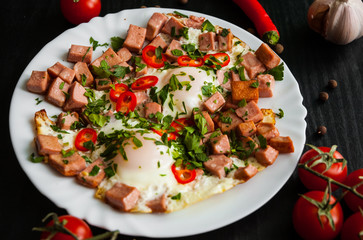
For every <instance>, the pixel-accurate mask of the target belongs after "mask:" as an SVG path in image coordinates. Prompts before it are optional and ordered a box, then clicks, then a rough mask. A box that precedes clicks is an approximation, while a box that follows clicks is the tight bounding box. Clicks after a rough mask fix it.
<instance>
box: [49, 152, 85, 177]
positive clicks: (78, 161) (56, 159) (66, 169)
mask: <svg viewBox="0 0 363 240" xmlns="http://www.w3.org/2000/svg"><path fill="white" fill-rule="evenodd" d="M48 163H49V165H50V166H51V167H52V168H54V169H55V170H57V171H58V172H59V173H61V174H62V175H64V176H67V177H70V176H76V175H77V174H78V173H80V172H81V171H82V170H83V169H85V168H86V160H84V158H83V157H81V156H80V155H79V154H78V153H76V152H75V153H73V154H72V155H71V156H69V157H64V156H63V154H62V153H58V154H51V155H49V158H48Z"/></svg>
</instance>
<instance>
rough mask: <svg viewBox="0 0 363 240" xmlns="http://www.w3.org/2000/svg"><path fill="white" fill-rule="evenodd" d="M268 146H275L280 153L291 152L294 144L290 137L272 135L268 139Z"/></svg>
mask: <svg viewBox="0 0 363 240" xmlns="http://www.w3.org/2000/svg"><path fill="white" fill-rule="evenodd" d="M270 146H271V147H273V148H275V149H276V150H277V151H279V152H280V153H293V152H294V144H293V142H292V140H291V138H290V137H288V136H287V137H281V136H278V137H273V138H271V139H270Z"/></svg>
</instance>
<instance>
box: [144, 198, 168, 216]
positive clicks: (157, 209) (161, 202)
mask: <svg viewBox="0 0 363 240" xmlns="http://www.w3.org/2000/svg"><path fill="white" fill-rule="evenodd" d="M166 200H167V199H166V194H163V195H161V196H160V197H157V198H155V199H153V200H150V201H148V202H146V206H147V207H148V208H150V209H151V211H152V212H153V213H163V212H166V210H167V208H168V206H167V202H166Z"/></svg>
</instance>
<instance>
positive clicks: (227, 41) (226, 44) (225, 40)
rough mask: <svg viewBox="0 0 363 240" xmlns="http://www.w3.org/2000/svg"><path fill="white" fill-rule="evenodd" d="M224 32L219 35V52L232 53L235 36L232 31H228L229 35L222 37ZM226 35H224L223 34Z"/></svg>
mask: <svg viewBox="0 0 363 240" xmlns="http://www.w3.org/2000/svg"><path fill="white" fill-rule="evenodd" d="M222 33H223V31H221V32H220V33H219V34H218V35H217V41H218V50H219V51H225V52H226V51H231V50H232V44H233V34H232V32H231V29H228V33H227V34H226V35H225V36H222ZM223 35H224V34H223Z"/></svg>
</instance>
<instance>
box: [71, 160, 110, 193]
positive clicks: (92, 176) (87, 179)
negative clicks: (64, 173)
mask: <svg viewBox="0 0 363 240" xmlns="http://www.w3.org/2000/svg"><path fill="white" fill-rule="evenodd" d="M104 169H105V166H104V163H103V161H102V159H100V158H99V159H97V160H96V161H94V162H93V163H91V164H90V165H88V166H87V167H86V168H85V169H84V170H83V171H81V172H80V173H78V175H77V178H76V179H77V181H78V182H79V183H80V184H82V185H84V186H86V187H90V188H95V187H97V186H98V185H99V184H100V183H101V182H102V180H103V179H104V178H105V176H106V173H105V171H104Z"/></svg>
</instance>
